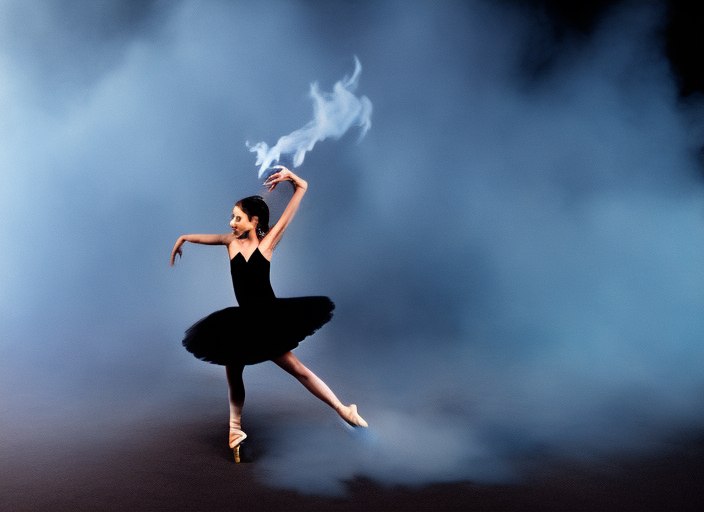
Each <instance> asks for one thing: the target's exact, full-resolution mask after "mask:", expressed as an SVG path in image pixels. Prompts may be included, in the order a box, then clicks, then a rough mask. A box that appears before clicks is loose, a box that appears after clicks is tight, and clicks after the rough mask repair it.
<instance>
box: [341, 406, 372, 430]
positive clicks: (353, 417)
mask: <svg viewBox="0 0 704 512" xmlns="http://www.w3.org/2000/svg"><path fill="white" fill-rule="evenodd" d="M347 410H348V413H347V414H345V415H344V416H342V415H341V416H342V419H344V420H345V421H346V422H347V423H349V424H350V425H352V426H353V427H368V426H369V424H368V423H367V422H366V421H364V418H362V417H361V416H360V415H359V413H358V412H357V406H356V405H355V404H350V406H349V407H348V408H347Z"/></svg>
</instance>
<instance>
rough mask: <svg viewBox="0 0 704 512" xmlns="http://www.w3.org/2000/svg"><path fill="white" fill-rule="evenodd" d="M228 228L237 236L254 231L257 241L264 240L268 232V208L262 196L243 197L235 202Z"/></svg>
mask: <svg viewBox="0 0 704 512" xmlns="http://www.w3.org/2000/svg"><path fill="white" fill-rule="evenodd" d="M230 226H231V227H232V229H233V231H235V232H236V234H238V235H239V234H242V233H244V232H246V231H248V230H250V229H254V230H255V232H256V234H257V238H258V239H259V240H261V239H262V238H264V235H266V234H267V233H268V232H269V207H268V206H267V205H266V203H265V202H264V199H263V198H262V196H251V197H245V198H244V199H240V200H239V201H237V204H235V207H234V208H233V209H232V220H231V221H230Z"/></svg>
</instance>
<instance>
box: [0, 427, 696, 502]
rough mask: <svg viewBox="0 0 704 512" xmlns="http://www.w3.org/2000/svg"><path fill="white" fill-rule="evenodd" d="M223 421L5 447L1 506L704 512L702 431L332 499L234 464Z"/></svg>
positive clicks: (357, 488) (364, 486)
mask: <svg viewBox="0 0 704 512" xmlns="http://www.w3.org/2000/svg"><path fill="white" fill-rule="evenodd" d="M221 423H222V422H215V421H213V420H204V421H202V422H199V423H191V424H185V425H181V426H179V427H176V428H172V429H170V430H169V431H167V432H164V431H163V429H161V428H158V426H157V425H152V426H149V425H145V426H143V427H140V428H139V429H135V430H134V431H133V432H130V433H129V435H128V436H127V439H129V442H127V443H124V442H123V443H120V446H119V447H114V448H111V449H105V448H96V446H98V444H96V445H94V446H93V447H91V446H86V444H85V443H82V444H80V445H79V444H77V443H74V444H73V445H71V443H69V442H67V443H65V444H64V445H61V446H56V445H49V444H47V443H43V442H42V440H37V441H36V443H31V444H30V443H27V444H26V446H20V447H19V448H18V447H14V448H13V449H12V450H10V451H6V450H4V451H3V453H2V459H1V463H2V466H1V470H0V489H1V490H2V496H1V497H0V507H1V508H2V510H3V511H29V510H32V511H35V510H37V511H43V510H47V511H62V510H71V511H80V510H86V511H88V510H116V511H127V510H129V511H150V512H152V511H160V510H194V511H195V510H198V511H218V510H238V511H242V510H501V511H511V510H559V511H566V510H585V511H592V510H619V511H621V510H623V511H625V510H634V511H635V510H637V511H645V510H672V511H685V510H697V511H698V510H704V440H703V439H702V438H701V437H700V438H699V439H697V440H692V439H690V440H688V441H686V442H685V441H683V442H681V443H674V444H673V445H672V450H671V452H670V453H668V454H665V455H660V456H658V457H650V458H641V459H631V460H620V461H613V462H612V463H609V464H608V467H604V466H600V468H599V469H594V468H592V469H586V468H583V467H581V468H580V467H577V466H574V465H567V464H563V465H562V466H560V467H558V466H557V465H553V466H552V469H551V470H550V471H548V472H544V471H543V472H540V473H539V474H540V475H542V476H539V477H533V478H532V479H530V481H527V482H525V483H523V484H521V485H477V484H473V483H470V482H457V483H453V484H438V485H431V486H426V487H421V488H409V487H400V486H398V487H390V488H389V487H382V486H380V485H378V484H376V483H374V482H372V481H369V480H365V479H359V480H354V481H351V482H348V483H347V489H348V494H347V496H346V497H343V498H330V497H320V496H307V495H301V494H298V493H296V492H293V491H286V490H280V489H272V488H269V487H266V486H265V485H264V484H262V483H261V482H260V481H259V480H258V479H256V478H255V467H256V461H255V462H254V463H252V464H234V463H233V462H232V458H231V452H230V451H229V450H228V449H227V446H226V445H225V443H224V436H225V435H226V433H224V432H225V429H226V426H225V425H224V424H221ZM221 431H222V432H221ZM214 433H218V434H223V435H219V436H216V435H214ZM106 434H107V435H109V432H106ZM123 438H124V436H123ZM221 438H222V439H221ZM104 444H105V443H100V446H103V445H104ZM259 448H260V447H257V446H256V444H253V445H251V447H250V450H253V452H254V454H255V455H256V452H257V449H259Z"/></svg>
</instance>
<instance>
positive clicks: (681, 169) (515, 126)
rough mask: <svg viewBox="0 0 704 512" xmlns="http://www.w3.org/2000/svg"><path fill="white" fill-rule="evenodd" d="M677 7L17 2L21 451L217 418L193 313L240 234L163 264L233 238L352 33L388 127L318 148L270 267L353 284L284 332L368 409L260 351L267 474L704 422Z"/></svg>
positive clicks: (667, 431) (693, 127) (420, 470)
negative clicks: (267, 158) (181, 242)
mask: <svg viewBox="0 0 704 512" xmlns="http://www.w3.org/2000/svg"><path fill="white" fill-rule="evenodd" d="M666 20H667V11H666V9H665V6H664V5H661V4H658V3H652V4H643V3H638V4H629V3H625V4H618V5H616V6H612V7H609V8H606V9H605V10H604V11H603V13H601V14H600V15H599V16H596V17H595V19H594V20H593V24H592V25H591V26H590V29H589V30H588V31H584V32H580V31H575V32H569V31H567V32H565V31H555V30H554V26H553V25H551V24H550V23H549V18H548V14H547V13H546V11H545V9H543V8H541V7H540V5H539V4H537V3H530V4H521V3H512V2H461V3H460V2H409V1H399V2H389V1H387V2H351V1H349V2H325V3H316V2H259V3H252V2H220V1H198V2H196V1H181V2H125V3H121V2H108V1H104V2H48V1H47V2H43V1H35V2H23V1H19V0H14V1H13V0H7V1H4V2H2V3H0V112H1V113H2V115H1V116H0V134H1V136H0V169H1V170H0V240H2V248H1V249H0V328H2V332H3V335H2V337H1V338H0V358H1V361H2V362H1V363H0V365H1V372H2V377H0V384H1V386H2V388H1V392H2V393H1V402H0V403H1V407H2V414H1V417H0V422H2V423H1V428H2V434H1V435H2V439H1V441H2V445H3V450H4V451H5V453H14V452H13V450H15V452H16V453H20V452H21V450H22V448H23V446H26V445H27V443H30V442H31V441H32V439H42V440H43V441H44V442H54V443H59V442H62V441H63V442H65V441H67V440H69V439H73V440H76V439H78V440H80V441H81V442H85V443H89V442H93V443H96V444H97V445H100V443H107V442H109V443H113V444H114V443H129V442H130V432H131V430H130V429H131V428H133V427H134V426H135V425H139V424H140V422H142V421H147V420H149V421H163V422H164V425H165V427H164V428H165V432H168V425H169V423H170V422H178V421H197V420H198V419H199V418H202V417H203V414H204V413H207V414H212V415H214V416H222V417H223V422H224V423H225V422H226V420H227V391H226V381H225V375H224V371H223V369H222V368H221V367H215V366H212V365H207V364H205V363H202V362H200V361H197V360H196V359H195V358H193V357H192V356H191V355H190V354H188V353H187V352H186V351H185V350H184V349H183V348H182V347H181V337H182V334H183V331H184V330H185V329H186V328H187V327H188V326H189V325H190V324H191V323H193V322H194V321H196V320H198V319H199V318H201V317H202V316H204V315H206V314H208V313H210V312H212V311H214V310H216V309H220V308H223V307H226V306H229V305H233V304H234V296H233V293H232V290H231V283H230V280H229V270H228V265H227V259H226V258H227V253H226V251H225V249H223V248H212V247H204V246H194V245H188V246H186V247H185V248H184V257H183V260H182V261H181V262H180V263H179V265H178V266H177V267H175V268H169V266H168V258H169V254H170V251H171V248H172V246H173V243H174V242H175V240H176V238H177V237H178V236H179V235H181V234H184V233H193V232H206V233H210V232H227V231H228V226H227V223H228V221H229V214H230V210H231V208H232V206H233V204H234V202H235V201H236V200H237V199H239V198H241V197H243V196H246V195H251V194H253V193H259V192H261V191H262V189H261V187H260V183H261V182H260V181H259V180H257V169H256V167H255V165H254V161H255V157H254V155H253V154H252V153H250V152H249V151H248V148H247V147H246V145H245V142H246V141H248V140H249V141H250V142H258V141H260V140H261V141H267V142H268V143H269V144H270V145H271V144H273V143H275V142H276V140H277V139H278V138H279V137H280V136H281V135H284V134H286V133H289V132H291V131H292V130H294V129H297V128H299V127H301V126H303V125H304V124H305V123H306V122H307V121H309V120H310V118H311V115H312V104H311V102H310V100H309V99H308V96H307V95H308V89H309V84H310V82H312V81H318V82H319V84H320V87H321V89H323V90H329V89H330V88H331V87H332V84H333V83H334V82H335V81H337V80H339V79H341V78H342V77H343V76H344V75H345V74H348V75H349V74H351V73H352V70H353V67H354V61H353V56H354V55H357V56H358V57H359V59H360V61H361V63H362V66H363V71H362V74H361V79H360V85H359V89H358V91H357V92H358V93H359V94H363V95H366V96H367V97H369V99H370V100H371V102H372V103H373V105H374V113H373V115H372V128H371V129H370V131H369V132H368V133H367V135H366V137H365V138H364V139H363V140H362V141H361V142H360V143H357V137H356V135H355V134H353V133H350V134H348V135H347V136H345V137H344V138H343V139H341V140H340V141H323V142H320V143H318V145H316V147H315V149H314V150H313V151H312V152H311V153H309V154H307V155H306V160H305V162H304V164H303V166H301V167H300V168H299V169H298V170H299V171H300V175H301V176H302V177H304V178H305V179H306V180H308V182H309V184H310V188H309V192H308V194H307V195H306V198H305V200H304V203H303V205H302V207H301V210H300V212H299V214H298V215H297V217H296V220H295V222H294V223H293V224H292V226H291V227H290V229H289V231H288V232H287V234H286V237H285V239H284V241H283V242H282V243H281V245H280V247H279V248H278V249H277V252H276V254H275V258H274V263H273V267H272V281H273V284H274V288H275V290H276V292H277V294H278V295H279V296H296V295H307V294H325V295H329V296H330V297H331V298H332V299H333V300H334V301H335V303H336V305H337V309H336V314H335V319H334V320H333V322H331V323H330V324H329V325H328V326H326V327H325V328H324V329H323V330H321V331H320V332H319V333H318V334H316V335H315V336H314V337H313V338H311V339H309V340H307V341H306V342H305V343H304V344H303V345H302V346H301V347H300V348H299V349H297V352H296V353H297V354H298V356H299V357H300V358H301V359H302V360H303V361H304V362H305V363H306V364H308V365H309V366H310V367H311V368H312V369H313V370H314V371H316V372H317V373H318V374H319V375H320V376H321V377H322V378H323V379H324V380H325V381H326V382H328V383H329V384H330V385H331V387H332V388H333V389H334V390H335V391H336V392H337V393H338V395H339V396H340V398H341V399H342V400H343V401H345V402H350V401H355V402H356V403H358V404H359V407H360V412H361V413H362V415H363V416H364V417H365V418H366V419H367V420H368V421H369V423H370V425H371V428H370V429H369V430H368V431H366V432H354V433H352V434H351V435H350V432H348V431H347V429H346V428H344V427H343V426H342V425H341V424H340V422H339V421H338V420H337V418H336V417H335V415H334V414H333V413H332V412H331V411H329V410H327V409H326V407H325V406H324V405H322V404H320V403H318V402H316V401H315V400H314V399H313V398H312V397H311V396H310V395H308V394H307V392H306V391H305V390H304V389H303V388H302V387H301V386H300V385H299V384H297V383H296V382H295V381H294V380H292V379H291V377H290V376H288V375H286V374H284V373H283V372H281V371H280V370H279V369H278V368H277V367H276V366H275V365H273V364H272V363H264V364H262V365H258V366H256V367H250V368H248V369H247V370H246V371H245V384H246V385H247V386H248V387H247V389H248V402H247V405H246V408H245V417H244V427H245V429H246V430H247V431H248V433H249V435H250V436H252V437H253V438H254V437H257V436H262V437H264V436H266V437H267V439H268V441H267V443H268V446H267V450H266V453H265V454H264V455H263V457H262V458H261V459H260V460H258V465H257V469H256V470H257V471H259V472H260V474H261V477H262V478H263V479H264V480H265V481H266V482H268V483H270V484H273V485H277V486H283V487H292V488H296V489H300V490H304V491H311V492H336V491H338V490H339V489H340V487H339V485H340V483H339V482H340V481H342V480H344V479H349V478H352V477H354V476H366V477H369V478H372V479H374V480H377V481H379V482H383V483H406V484H407V483H427V482H437V481H451V480H467V479H470V480H475V481H507V480H510V479H515V478H520V475H521V471H522V470H524V468H525V466H526V464H527V461H531V460H534V459H535V458H536V457H542V456H558V457H565V456H566V457H574V458H577V459H578V460H582V461H587V462H588V461H590V460H598V459H599V458H600V457H603V456H608V455H609V454H614V453H634V452H635V453H644V452H657V451H658V450H664V449H666V447H667V443H668V442H669V441H671V440H672V439H674V438H677V437H678V436H681V435H688V434H691V433H693V432H701V429H702V428H703V427H704V372H703V371H702V368H703V367H704V366H703V365H704V344H703V343H702V341H703V339H704V306H703V304H704V302H703V301H704V180H703V176H704V174H702V172H701V146H702V140H704V103H703V101H702V96H701V95H700V94H697V93H694V94H689V95H688V96H686V97H681V96H680V95H679V92H680V90H681V89H680V88H679V86H678V82H677V81H676V79H675V77H674V75H673V73H672V70H671V65H670V63H669V62H668V60H667V59H666V57H665V51H664V48H665V45H664V37H663V31H664V28H665V23H666ZM285 192H286V191H285V190H282V191H279V192H278V193H277V194H274V195H272V197H270V198H269V200H270V202H271V205H272V208H273V209H274V211H275V212H277V211H278V212H280V211H281V208H282V207H283V205H284V204H285V201H286V199H287V196H286V194H285ZM224 423H223V424H224ZM222 435H223V443H224V442H225V431H224V430H223V434H222Z"/></svg>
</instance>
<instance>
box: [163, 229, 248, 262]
mask: <svg viewBox="0 0 704 512" xmlns="http://www.w3.org/2000/svg"><path fill="white" fill-rule="evenodd" d="M233 238H234V237H233V235H232V234H224V235H198V234H195V235H183V236H180V237H179V238H178V240H176V245H174V249H173V251H171V266H172V267H173V266H174V263H175V262H176V255H177V254H178V255H179V256H181V257H183V252H182V251H181V246H182V245H183V243H184V242H191V243H194V244H205V245H228V244H229V243H230V242H232V239H233Z"/></svg>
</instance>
